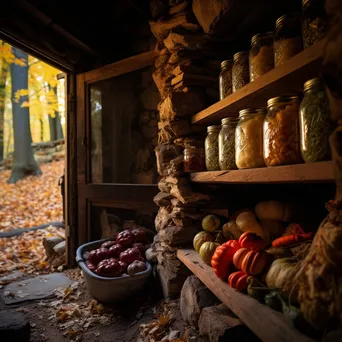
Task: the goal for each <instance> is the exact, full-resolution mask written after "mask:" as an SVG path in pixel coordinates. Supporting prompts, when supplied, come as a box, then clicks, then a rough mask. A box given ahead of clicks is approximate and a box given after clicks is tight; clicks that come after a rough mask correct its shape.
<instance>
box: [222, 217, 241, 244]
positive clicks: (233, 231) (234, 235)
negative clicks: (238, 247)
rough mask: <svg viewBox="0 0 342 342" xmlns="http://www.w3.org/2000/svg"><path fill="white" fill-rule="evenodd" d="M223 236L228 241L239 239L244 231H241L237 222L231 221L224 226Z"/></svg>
mask: <svg viewBox="0 0 342 342" xmlns="http://www.w3.org/2000/svg"><path fill="white" fill-rule="evenodd" d="M222 232H223V236H224V237H225V238H227V239H236V240H237V239H238V238H239V237H240V236H241V235H242V233H243V231H242V230H240V229H239V228H238V227H237V225H236V222H235V221H233V220H232V221H229V222H227V223H225V224H224V225H223V226H222Z"/></svg>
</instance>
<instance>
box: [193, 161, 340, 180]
mask: <svg viewBox="0 0 342 342" xmlns="http://www.w3.org/2000/svg"><path fill="white" fill-rule="evenodd" d="M190 176H191V180H192V181H193V182H197V183H236V184H239V183H249V184H257V183H305V182H306V183H310V182H312V183H314V182H333V181H334V180H335V178H334V173H333V166H332V162H331V161H327V162H319V163H308V164H297V165H286V166H275V167H263V168H260V169H246V170H233V171H208V172H197V173H191V175H190Z"/></svg>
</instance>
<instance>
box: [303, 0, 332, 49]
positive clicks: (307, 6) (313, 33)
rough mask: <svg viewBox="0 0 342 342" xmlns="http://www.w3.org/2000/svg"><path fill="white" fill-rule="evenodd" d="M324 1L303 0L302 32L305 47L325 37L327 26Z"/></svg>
mask: <svg viewBox="0 0 342 342" xmlns="http://www.w3.org/2000/svg"><path fill="white" fill-rule="evenodd" d="M324 2H325V1H324V0H303V2H302V34H303V45H304V48H305V49H306V48H308V47H309V46H311V45H313V44H315V43H316V42H318V41H319V40H321V39H322V38H323V37H324V34H325V31H326V28H327V13H326V11H325V8H324Z"/></svg>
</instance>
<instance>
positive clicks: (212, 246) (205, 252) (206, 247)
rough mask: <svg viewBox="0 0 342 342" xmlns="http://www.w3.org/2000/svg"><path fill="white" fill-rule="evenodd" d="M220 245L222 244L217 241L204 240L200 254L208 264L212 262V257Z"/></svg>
mask: <svg viewBox="0 0 342 342" xmlns="http://www.w3.org/2000/svg"><path fill="white" fill-rule="evenodd" d="M218 246H220V244H219V243H217V242H204V243H203V244H202V246H201V247H200V249H199V255H200V257H201V259H202V260H203V261H204V262H205V263H206V264H207V265H210V264H211V258H212V256H213V254H214V253H215V250H216V248H217V247H218Z"/></svg>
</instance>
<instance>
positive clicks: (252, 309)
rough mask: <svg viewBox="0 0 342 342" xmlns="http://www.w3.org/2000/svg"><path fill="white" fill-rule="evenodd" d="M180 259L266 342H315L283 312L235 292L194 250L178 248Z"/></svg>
mask: <svg viewBox="0 0 342 342" xmlns="http://www.w3.org/2000/svg"><path fill="white" fill-rule="evenodd" d="M177 257H178V258H179V259H180V260H181V261H182V262H183V263H184V264H185V265H186V266H187V267H188V268H189V269H190V270H191V271H192V272H193V273H194V274H195V275H196V276H197V277H198V278H199V279H200V280H201V281H202V282H203V283H204V284H205V285H206V286H207V287H208V288H209V289H210V290H211V291H212V292H213V293H214V294H215V295H216V296H217V297H218V298H219V299H220V300H221V301H222V303H224V304H225V305H226V306H227V307H228V308H230V309H231V310H232V311H233V312H234V313H235V314H236V315H237V316H238V317H239V318H240V319H241V321H243V322H244V323H245V324H246V325H247V326H248V327H249V328H250V329H251V330H252V331H253V332H254V333H255V334H256V335H257V336H258V337H259V338H260V339H261V340H262V341H264V342H275V341H282V342H294V341H296V342H313V340H312V339H310V338H309V337H307V336H305V335H303V334H301V333H300V332H299V331H297V330H296V329H295V328H293V327H292V326H291V323H290V322H289V321H288V320H287V319H286V317H285V316H284V315H283V314H281V313H280V312H277V311H274V310H272V309H271V308H269V307H268V306H266V305H264V304H262V303H259V302H258V301H257V300H255V299H253V298H251V297H249V296H247V295H245V294H243V293H240V292H237V291H235V290H234V289H233V288H231V287H230V286H229V285H228V284H227V283H225V282H223V281H222V280H221V279H219V278H217V277H216V275H215V274H214V272H213V270H212V268H211V267H210V266H208V265H206V264H205V263H204V262H203V261H202V260H201V258H200V257H199V255H198V253H196V252H195V251H194V250H193V249H178V251H177Z"/></svg>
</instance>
